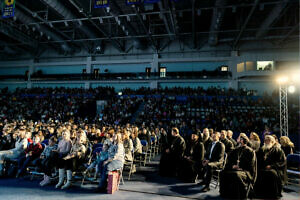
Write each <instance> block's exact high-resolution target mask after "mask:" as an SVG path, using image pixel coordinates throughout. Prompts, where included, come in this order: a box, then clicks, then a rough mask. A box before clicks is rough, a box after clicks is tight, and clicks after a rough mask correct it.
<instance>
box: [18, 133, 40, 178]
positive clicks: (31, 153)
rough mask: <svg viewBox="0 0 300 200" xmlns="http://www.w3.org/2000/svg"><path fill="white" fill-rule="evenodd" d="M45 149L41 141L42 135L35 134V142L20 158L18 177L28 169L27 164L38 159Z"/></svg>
mask: <svg viewBox="0 0 300 200" xmlns="http://www.w3.org/2000/svg"><path fill="white" fill-rule="evenodd" d="M42 151H43V146H42V145H41V143H40V137H39V136H38V135H35V136H34V137H33V143H31V144H30V145H29V146H28V147H27V149H26V150H25V156H22V157H20V158H19V160H18V172H17V175H16V177H17V178H18V177H19V176H20V175H21V174H22V173H23V172H24V170H25V169H26V167H27V165H28V164H29V163H30V162H31V161H33V160H35V159H37V158H38V157H39V156H40V155H41V153H42Z"/></svg>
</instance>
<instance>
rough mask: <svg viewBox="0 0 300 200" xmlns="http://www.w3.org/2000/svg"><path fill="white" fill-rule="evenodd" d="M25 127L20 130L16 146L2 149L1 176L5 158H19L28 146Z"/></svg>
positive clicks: (0, 159) (0, 157) (0, 160)
mask: <svg viewBox="0 0 300 200" xmlns="http://www.w3.org/2000/svg"><path fill="white" fill-rule="evenodd" d="M25 136H26V131H25V129H21V130H19V134H18V139H17V141H16V143H15V148H13V149H10V150H5V151H0V176H2V173H3V163H4V160H5V159H15V158H19V157H20V156H21V155H22V154H23V153H24V150H25V149H26V148H27V143H28V141H27V138H26V137H25Z"/></svg>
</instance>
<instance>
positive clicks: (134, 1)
mask: <svg viewBox="0 0 300 200" xmlns="http://www.w3.org/2000/svg"><path fill="white" fill-rule="evenodd" d="M125 3H126V4H127V5H136V4H140V3H141V0H126V1H125Z"/></svg>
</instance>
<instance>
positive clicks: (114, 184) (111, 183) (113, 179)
mask: <svg viewBox="0 0 300 200" xmlns="http://www.w3.org/2000/svg"><path fill="white" fill-rule="evenodd" d="M107 179H108V181H107V194H113V193H114V192H115V191H117V190H118V189H119V188H118V185H119V172H117V171H112V172H109V173H108V177H107Z"/></svg>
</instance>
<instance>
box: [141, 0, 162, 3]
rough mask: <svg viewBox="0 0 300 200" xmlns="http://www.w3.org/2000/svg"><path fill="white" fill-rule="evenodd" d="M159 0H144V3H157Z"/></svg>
mask: <svg viewBox="0 0 300 200" xmlns="http://www.w3.org/2000/svg"><path fill="white" fill-rule="evenodd" d="M159 1H160V0H144V3H158V2H159Z"/></svg>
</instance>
